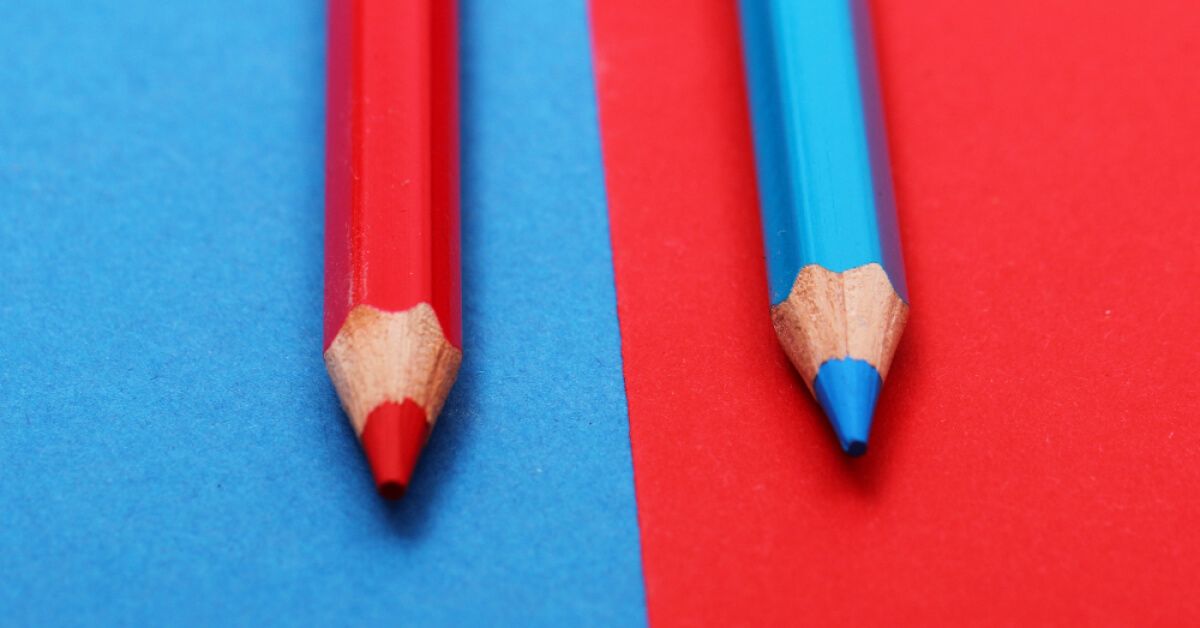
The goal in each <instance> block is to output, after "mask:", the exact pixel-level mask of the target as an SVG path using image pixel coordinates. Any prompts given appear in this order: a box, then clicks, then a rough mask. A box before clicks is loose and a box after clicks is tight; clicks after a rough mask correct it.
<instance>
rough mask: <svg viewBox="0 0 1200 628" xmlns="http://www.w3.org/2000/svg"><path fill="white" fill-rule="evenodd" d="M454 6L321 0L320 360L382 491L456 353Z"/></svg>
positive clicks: (417, 444) (437, 1) (400, 470)
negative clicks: (325, 22) (324, 3)
mask: <svg viewBox="0 0 1200 628" xmlns="http://www.w3.org/2000/svg"><path fill="white" fill-rule="evenodd" d="M456 17H457V16H456V3H455V2H453V1H449V0H406V1H405V2H397V1H395V0H330V3H329V52H328V58H329V68H328V70H329V77H328V78H329V82H328V85H327V90H328V92H327V100H326V104H327V120H326V145H327V150H326V170H325V181H326V192H325V194H326V198H325V212H326V216H325V364H326V366H327V367H328V368H329V375H330V377H331V378H332V380H333V383H334V387H335V388H336V389H337V392H338V396H339V397H340V398H341V401H342V407H343V408H344V409H345V410H346V414H347V415H348V417H349V419H350V423H351V425H353V426H354V431H355V432H356V433H357V434H358V436H359V439H360V440H361V441H362V445H363V449H364V450H365V451H366V455H367V458H368V460H369V461H370V464H371V471H372V473H373V474H374V476H375V482H376V486H377V487H378V489H379V493H380V494H381V495H383V496H384V497H388V498H396V497H399V496H400V495H402V494H403V493H404V490H405V488H406V487H407V486H408V481H409V477H410V476H411V474H412V470H413V467H414V466H415V465H416V461H417V457H418V456H419V455H420V452H421V448H422V447H423V446H424V444H425V441H426V439H427V438H428V437H429V433H430V430H431V429H432V428H433V424H434V421H435V420H436V419H437V415H438V412H439V411H440V410H441V407H442V403H443V402H444V401H445V399H446V395H447V394H448V393H449V391H450V387H451V386H452V385H453V383H454V378H455V375H456V374H457V372H458V365H459V363H460V362H461V360H462V323H461V292H460V287H459V286H460V275H459V225H458V211H459V188H458V184H459V179H458V168H459V166H458V86H457V81H458V77H457V39H458V38H457V23H456V22H457V20H456Z"/></svg>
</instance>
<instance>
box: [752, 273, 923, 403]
mask: <svg viewBox="0 0 1200 628" xmlns="http://www.w3.org/2000/svg"><path fill="white" fill-rule="evenodd" d="M771 320H772V322H773V323H774V324H775V333H776V334H778V336H779V340H780V343H781V344H782V345H783V348H784V351H786V352H787V354H788V357H789V358H791V361H792V364H794V365H795V366H796V369H797V370H798V371H800V375H801V376H803V377H804V381H805V382H806V383H807V384H808V386H809V388H810V389H811V388H812V385H813V380H814V379H816V377H817V371H818V370H819V369H820V368H821V365H822V364H824V363H825V362H827V361H829V360H836V359H840V358H855V359H859V360H863V361H865V362H867V363H869V364H870V365H871V366H873V367H875V369H876V370H877V371H879V377H880V378H881V379H886V378H887V373H888V368H889V367H891V364H892V355H893V354H894V353H895V351H896V345H897V344H898V343H899V342H900V335H901V334H902V333H903V331H904V324H905V322H906V321H907V320H908V304H906V303H905V302H904V301H903V300H902V299H901V298H900V295H898V294H896V291H895V289H894V288H893V287H892V284H891V282H890V281H889V280H888V276H887V273H885V272H884V270H883V267H882V266H880V265H879V264H866V265H863V266H859V267H857V268H851V269H850V270H847V271H845V272H841V273H835V272H831V271H829V270H826V269H824V268H822V267H821V266H818V265H816V264H810V265H808V266H805V267H804V268H802V269H800V273H799V274H798V275H796V281H795V283H794V284H792V291H791V293H789V294H788V297H787V299H785V300H784V301H783V302H782V303H780V304H778V305H776V306H775V307H773V308H772V309H771Z"/></svg>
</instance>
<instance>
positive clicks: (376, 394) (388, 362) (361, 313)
mask: <svg viewBox="0 0 1200 628" xmlns="http://www.w3.org/2000/svg"><path fill="white" fill-rule="evenodd" d="M461 362H462V351H461V350H459V349H458V348H457V347H455V346H453V345H451V344H450V342H449V341H448V340H447V339H446V335H445V334H444V333H443V332H442V327H441V325H440V324H438V319H437V315H435V314H434V312H433V308H432V307H430V305H429V304H428V303H420V304H418V305H416V306H414V307H413V308H411V309H409V310H405V311H402V312H383V311H380V310H377V309H375V308H373V307H370V306H366V305H360V306H357V307H355V308H354V309H353V310H351V311H350V315H349V316H347V317H346V323H345V324H344V325H342V329H341V331H340V332H338V334H337V336H336V337H335V338H334V340H333V343H332V344H331V345H330V346H329V349H328V350H326V351H325V364H326V366H327V367H328V368H329V376H330V378H331V379H332V380H333V385H334V388H336V389H337V392H338V397H339V398H341V400H342V407H343V408H344V409H345V410H346V415H347V416H349V418H350V423H351V424H352V425H353V426H354V431H355V432H356V433H357V434H359V435H361V434H362V432H363V428H364V427H365V425H366V421H367V416H368V415H370V413H371V411H372V410H374V409H375V408H376V407H378V406H379V405H380V404H383V403H387V402H394V403H402V402H404V400H406V399H409V400H412V401H413V402H415V403H416V404H417V405H418V406H420V407H421V409H422V410H424V411H425V417H426V420H427V421H428V422H429V425H430V427H432V426H433V424H434V422H435V421H436V420H437V416H438V413H439V412H440V411H441V409H442V404H443V403H444V402H445V401H446V396H447V395H448V394H449V393H450V387H451V386H452V385H453V384H454V378H455V376H456V375H457V374H458V367H459V364H460V363H461Z"/></svg>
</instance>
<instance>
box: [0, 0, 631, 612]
mask: <svg viewBox="0 0 1200 628" xmlns="http://www.w3.org/2000/svg"><path fill="white" fill-rule="evenodd" d="M0 4H2V7H0V15H2V18H0V53H2V54H0V59H2V61H0V349H2V353H0V512H2V513H3V514H2V515H0V516H2V517H3V522H2V523H0V576H2V577H3V586H0V617H3V619H4V620H6V621H13V622H16V623H37V624H54V623H72V624H74V623H91V624H100V623H105V624H113V623H129V622H133V623H142V624H148V623H172V624H174V623H188V624H201V623H208V624H216V623H217V622H222V621H226V620H232V619H236V620H240V622H239V623H258V622H263V621H266V622H269V623H296V622H303V623H314V622H322V623H326V622H328V623H337V624H343V625H350V624H356V623H361V622H363V621H374V622H383V621H389V622H397V621H400V620H408V621H407V622H405V623H421V624H429V623H482V622H484V621H485V620H487V621H489V622H491V623H535V624H549V623H560V624H561V623H567V622H578V621H581V620H582V621H583V622H584V623H598V624H606V625H612V624H639V623H643V622H644V621H645V615H644V613H645V611H644V594H643V590H642V579H641V567H640V558H639V557H640V551H639V544H638V531H637V519H636V510H635V504H634V493H633V483H632V472H631V464H630V457H629V438H628V431H627V419H626V412H625V398H624V392H623V386H622V380H621V370H620V369H621V364H620V345H619V338H618V329H617V321H616V309H615V304H614V293H613V278H612V270H611V263H610V254H609V249H608V232H607V222H606V209H605V199H604V189H603V173H602V170H601V162H600V152H599V141H598V130H597V123H596V111H595V104H594V97H593V83H592V74H591V61H590V47H589V37H588V31H587V18H586V12H585V7H584V3H583V1H582V0H579V1H572V2H564V1H561V0H504V1H503V2H493V1H491V0H465V1H464V2H463V24H462V28H463V35H464V39H465V41H466V42H467V43H466V44H465V45H464V58H463V74H464V83H463V90H464V94H463V97H464V203H463V222H464V233H463V246H464V260H463V264H464V275H465V279H464V291H465V303H466V306H465V312H464V317H465V344H466V351H467V353H466V356H467V357H466V361H465V363H464V366H463V369H462V373H461V375H460V378H459V382H458V385H457V387H456V388H455V390H454V393H453V395H452V397H451V399H450V401H449V402H448V404H447V407H446V410H445V412H444V413H443V417H442V419H441V422H440V423H439V425H438V428H437V430H435V432H434V435H433V439H432V441H431V443H430V446H429V448H428V449H427V451H426V454H425V456H424V458H423V460H422V462H421V465H420V468H419V469H418V475H417V477H416V480H415V483H414V485H413V487H412V489H411V491H410V493H409V495H408V496H407V497H406V498H405V500H404V501H403V502H402V503H401V504H399V505H398V506H387V505H385V504H383V503H381V502H380V501H379V500H378V499H377V498H376V497H375V496H374V494H373V493H372V489H371V485H370V481H369V478H368V472H367V469H366V466H365V463H364V461H363V459H362V456H361V454H360V452H359V449H358V445H357V443H356V442H355V441H354V439H353V434H352V432H351V430H350V429H349V427H348V426H347V424H346V422H345V419H344V417H343V416H342V414H341V411H340V409H339V408H338V405H337V401H336V399H335V397H334V394H333V392H332V390H331V387H330V385H329V383H328V380H327V377H326V375H325V372H324V366H323V364H322V361H321V357H320V350H321V288H322V285H321V272H322V271H321V238H322V210H323V199H322V194H323V192H322V189H323V188H322V186H323V184H322V179H323V163H322V159H323V145H322V144H323V131H322V129H323V115H324V114H323V96H324V94H323V89H324V65H323V64H324V6H323V3H322V2H319V1H312V0H310V1H304V2H302V1H299V0H273V1H262V0H257V1H255V2H244V1H242V0H205V1H204V2H164V1H163V0H86V1H81V0H38V1H37V2H16V1H5V2H0Z"/></svg>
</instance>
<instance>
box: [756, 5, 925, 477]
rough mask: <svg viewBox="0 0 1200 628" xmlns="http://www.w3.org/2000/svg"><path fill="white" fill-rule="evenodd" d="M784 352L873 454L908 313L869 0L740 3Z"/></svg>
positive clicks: (852, 448) (843, 427) (840, 430)
mask: <svg viewBox="0 0 1200 628" xmlns="http://www.w3.org/2000/svg"><path fill="white" fill-rule="evenodd" d="M741 26H742V40H743V45H744V48H745V60H746V69H747V77H748V81H749V92H750V109H751V115H752V118H753V126H754V145H755V165H756V169H757V174H758V185H759V200H760V205H761V210H762V224H763V239H764V243H765V245H766V253H767V267H768V268H767V271H768V275H769V284H770V289H771V318H772V321H773V322H774V325H775V331H776V333H777V334H778V336H779V340H780V343H781V344H782V345H783V347H784V350H785V351H786V352H787V354H788V357H789V358H791V361H792V363H793V364H794V365H795V366H796V368H797V370H799V372H800V374H801V375H802V376H803V377H804V381H805V382H807V383H808V386H809V389H810V390H811V391H812V393H813V394H814V395H815V396H816V398H817V400H818V401H819V402H820V404H821V406H822V407H823V408H824V410H825V414H826V415H827V416H828V417H829V420H830V422H831V423H832V424H833V428H834V431H835V432H837V436H838V440H839V441H841V445H842V448H843V449H844V450H845V451H846V452H847V453H849V454H850V455H861V454H863V453H865V452H866V447H867V436H868V434H869V433H870V429H871V419H872V417H873V415H874V412H875V402H876V400H877V398H878V395H879V390H880V387H881V386H882V385H883V381H884V379H885V378H886V377H887V372H888V367H889V366H890V364H891V361H892V355H893V353H894V352H895V349H896V344H897V343H898V342H899V340H900V335H901V332H902V331H903V329H904V323H905V321H906V319H907V317H908V303H907V301H908V293H907V288H906V287H905V282H904V264H903V260H902V259H901V254H900V240H899V237H898V235H897V232H896V209H895V200H894V196H893V192H892V180H891V171H890V168H889V166H888V155H887V138H886V136H885V133H884V127H883V116H882V112H881V107H880V100H879V89H878V77H877V75H876V69H875V52H874V49H873V46H872V44H871V32H870V17H869V15H868V12H867V4H866V1H865V0H741Z"/></svg>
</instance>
